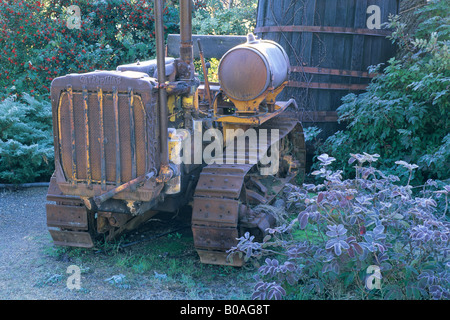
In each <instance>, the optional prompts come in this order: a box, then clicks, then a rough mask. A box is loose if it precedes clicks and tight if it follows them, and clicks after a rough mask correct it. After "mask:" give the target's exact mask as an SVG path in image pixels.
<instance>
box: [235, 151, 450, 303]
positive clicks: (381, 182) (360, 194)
mask: <svg viewBox="0 0 450 320" xmlns="http://www.w3.org/2000/svg"><path fill="white" fill-rule="evenodd" d="M318 159H319V161H320V169H319V170H316V171H314V172H313V173H312V174H313V175H316V176H318V177H320V178H321V179H322V180H323V182H322V183H320V184H317V185H314V184H305V185H303V187H297V186H293V185H291V186H289V187H288V188H287V189H286V197H285V199H286V200H285V201H286V203H287V208H288V209H289V210H290V211H293V212H295V215H294V216H295V218H293V219H292V220H291V221H290V222H288V223H286V224H283V225H281V226H278V227H276V228H272V229H268V235H267V236H266V237H265V238H264V240H263V241H262V242H256V241H255V238H254V237H253V236H251V235H250V234H248V233H246V234H245V235H244V236H243V237H241V238H240V239H239V244H238V245H237V246H236V247H234V248H232V249H231V250H230V254H240V255H241V256H245V259H246V260H249V259H252V260H256V261H260V260H261V259H262V258H263V257H267V258H266V259H265V261H264V262H263V264H262V265H261V266H260V267H259V269H258V275H257V277H256V278H257V280H258V282H257V284H256V286H255V288H254V293H253V298H254V299H281V298H283V297H284V298H296V299H299V298H304V299H314V298H319V299H419V298H423V299H449V298H450V284H449V283H450V282H449V280H450V262H449V259H448V253H449V236H450V228H449V227H450V224H449V222H448V221H447V219H446V215H447V211H448V195H449V192H450V185H442V184H441V185H439V183H438V182H436V181H432V180H430V181H428V182H427V183H426V185H425V186H421V187H420V191H415V192H413V191H414V189H416V187H413V186H412V185H411V184H410V181H411V177H412V175H413V171H414V170H415V169H417V167H418V166H417V165H415V164H409V163H407V162H405V161H398V162H397V165H398V166H400V167H401V168H402V169H403V170H405V171H406V172H407V174H408V177H409V179H408V182H407V183H406V184H399V183H398V182H399V180H400V179H399V177H398V176H395V175H386V174H385V173H384V172H383V171H381V170H378V169H376V168H375V167H374V166H373V164H374V163H375V162H377V161H378V159H379V155H378V154H374V155H370V154H367V153H364V154H352V156H351V158H350V160H349V163H356V166H355V167H354V168H355V175H356V177H355V179H348V180H343V178H342V170H338V171H332V170H330V165H331V164H332V163H333V162H334V161H335V160H336V159H335V158H333V157H330V156H328V155H327V154H323V155H320V156H319V157H318ZM415 193H417V195H415ZM298 212H299V213H298ZM297 213H298V214H297ZM373 270H375V273H373ZM373 280H375V284H377V282H378V283H379V284H380V287H379V289H378V287H374V284H373Z"/></svg>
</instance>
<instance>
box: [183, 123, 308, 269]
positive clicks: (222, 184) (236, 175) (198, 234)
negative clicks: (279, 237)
mask: <svg viewBox="0 0 450 320" xmlns="http://www.w3.org/2000/svg"><path fill="white" fill-rule="evenodd" d="M297 124H298V121H297V120H296V119H293V118H290V117H288V116H285V115H281V116H279V117H276V118H273V119H271V120H269V121H268V122H266V123H264V124H263V125H262V126H260V127H259V129H266V130H267V129H268V130H272V129H278V130H279V138H278V141H281V140H282V139H284V138H285V137H287V135H288V134H289V133H290V132H293V130H294V129H295V128H296V125H297ZM299 134H300V132H299ZM301 134H302V133H301ZM296 135H297V133H294V136H296ZM294 139H302V137H300V136H298V137H294ZM303 142H304V140H303ZM273 143H275V141H271V142H269V144H268V145H267V146H259V148H263V149H265V150H268V149H269V148H270V146H271V145H272V144H273ZM240 147H241V149H242V146H240ZM299 147H300V150H298V151H297V154H295V155H294V158H296V159H295V160H297V162H298V163H297V164H298V165H297V169H302V168H304V162H305V159H304V153H305V149H304V146H302V145H299ZM241 149H239V148H236V149H235V155H238V154H239V152H241V153H242V152H243V153H244V154H245V152H246V151H247V150H241ZM253 166H254V164H223V165H222V164H221V165H218V164H214V165H208V166H206V167H205V168H204V169H203V171H202V173H201V174H200V178H199V180H198V183H197V187H196V190H195V194H194V201H193V210H192V232H193V235H194V245H195V248H196V250H197V253H198V255H199V256H200V260H201V262H202V263H207V264H218V265H230V266H238V267H239V266H242V265H243V264H244V261H243V259H242V258H239V257H238V256H236V255H235V256H233V257H232V259H228V253H227V250H229V249H230V248H232V247H233V246H236V245H237V244H238V240H237V238H239V237H240V236H242V233H243V232H244V231H245V230H253V231H255V230H256V232H259V233H264V231H265V229H266V228H268V227H271V226H273V224H274V222H275V221H274V218H273V217H271V216H261V215H260V216H258V215H255V214H254V212H252V210H251V209H250V208H249V207H247V203H250V202H253V203H254V202H255V200H256V202H259V203H270V201H271V200H273V199H274V197H275V196H276V194H277V193H278V192H280V191H281V190H282V186H283V185H285V184H286V183H289V181H290V180H291V179H292V178H293V177H295V175H296V173H292V174H290V172H289V174H288V175H287V176H286V177H283V178H277V180H278V182H279V183H280V187H275V186H272V187H271V190H270V191H271V194H268V192H267V189H266V188H265V187H264V185H263V184H262V183H260V182H259V180H258V178H259V176H258V174H256V176H255V177H254V175H255V174H253V173H252V174H251V175H250V174H249V173H250V170H251V169H252V167H253ZM298 171H301V170H298ZM246 176H247V178H248V179H247V178H246ZM252 177H253V178H252ZM249 180H251V181H250V184H253V185H254V186H256V187H257V189H259V191H262V193H263V195H261V194H259V193H257V192H255V191H253V190H250V189H247V188H246V183H248V182H249ZM275 189H276V190H275Z"/></svg>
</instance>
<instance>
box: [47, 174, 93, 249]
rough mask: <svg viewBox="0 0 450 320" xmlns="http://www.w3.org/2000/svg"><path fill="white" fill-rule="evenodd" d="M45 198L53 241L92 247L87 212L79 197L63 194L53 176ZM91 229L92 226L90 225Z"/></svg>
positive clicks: (48, 224)
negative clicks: (50, 202)
mask: <svg viewBox="0 0 450 320" xmlns="http://www.w3.org/2000/svg"><path fill="white" fill-rule="evenodd" d="M47 200H48V201H54V202H56V204H47V205H46V211H47V226H48V229H49V232H50V235H51V236H52V238H53V242H54V244H55V245H58V246H69V247H81V248H93V247H94V241H93V237H92V234H91V232H90V231H91V230H90V226H91V225H92V223H91V222H90V221H89V212H88V210H87V209H86V207H85V206H84V203H83V201H82V200H81V199H80V198H79V197H73V196H67V195H64V194H63V193H62V192H61V190H60V189H59V188H58V185H57V183H56V181H55V178H52V179H51V180H50V186H49V190H48V193H47ZM91 229H92V227H91Z"/></svg>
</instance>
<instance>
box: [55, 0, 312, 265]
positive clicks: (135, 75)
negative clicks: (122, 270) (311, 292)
mask: <svg viewBox="0 0 450 320" xmlns="http://www.w3.org/2000/svg"><path fill="white" fill-rule="evenodd" d="M191 10H192V3H191V0H181V1H180V20H181V22H180V29H181V32H180V40H181V43H180V50H179V52H180V57H179V58H169V57H166V56H165V47H164V35H163V21H162V1H161V0H155V18H156V42H157V46H156V47H157V59H156V60H150V61H145V62H136V63H133V64H129V65H122V66H119V67H117V70H114V71H95V72H90V73H84V74H69V75H66V76H63V77H59V78H57V79H55V80H53V82H52V87H51V98H52V109H53V128H54V129H53V130H54V145H55V165H56V169H55V172H54V174H53V176H52V178H51V183H50V187H49V190H48V195H47V199H48V200H49V201H51V202H53V203H50V204H47V225H48V228H49V232H50V234H51V236H52V238H53V241H54V243H55V244H56V245H62V246H75V247H85V248H91V247H94V241H95V239H96V238H98V237H100V238H102V239H106V240H110V239H113V238H114V237H116V236H117V235H118V234H121V233H122V232H124V231H127V230H131V229H133V228H135V227H136V226H137V225H139V224H140V223H142V222H144V221H147V220H148V219H149V218H150V217H151V216H152V215H154V214H156V213H157V212H167V213H170V212H172V213H173V212H176V211H177V210H178V209H179V208H180V207H182V206H185V205H188V204H190V205H192V232H193V238H194V245H195V248H196V250H197V252H198V254H199V256H200V259H201V261H202V262H203V263H211V264H223V265H234V266H240V265H242V263H243V261H242V260H241V259H238V258H235V259H232V260H229V259H227V252H226V251H227V250H228V249H230V248H231V247H232V246H234V245H236V244H237V238H238V237H240V236H242V235H243V234H244V232H246V231H249V232H251V233H253V234H254V235H256V236H261V235H264V233H265V231H266V229H267V228H268V227H270V226H273V224H274V220H275V219H274V217H272V216H271V215H270V214H263V213H257V212H255V211H254V210H252V206H253V205H257V204H267V203H270V202H271V201H272V200H273V199H274V197H275V196H276V195H277V194H278V193H279V192H280V191H281V189H282V188H283V186H284V185H285V184H286V183H288V182H290V181H291V180H292V179H293V178H294V177H295V176H296V175H298V174H303V171H304V166H305V144H304V137H303V130H302V127H301V124H300V123H299V122H298V120H296V118H295V117H293V116H291V115H290V114H289V113H288V111H287V109H288V108H289V107H290V106H293V105H295V101H294V100H290V101H287V102H277V101H276V100H275V98H276V96H277V95H278V93H279V92H280V91H281V90H282V89H283V87H284V86H285V85H286V82H287V79H288V72H289V59H288V58H287V56H286V54H285V52H284V50H283V48H282V47H280V46H279V45H278V44H276V43H274V42H271V41H263V40H257V39H255V38H254V37H253V36H252V35H249V37H248V41H247V43H245V44H242V45H239V46H237V47H234V48H232V49H230V50H229V51H228V52H227V53H226V54H225V55H224V56H223V58H222V59H221V62H220V66H219V70H218V75H219V79H220V81H219V84H209V83H208V81H206V83H205V84H202V83H200V81H199V80H198V77H197V75H196V73H195V70H194V64H193V41H192V32H191V12H192V11H191ZM250 133H251V134H250ZM222 151H223V152H222ZM269 155H270V156H269ZM268 160H270V161H268Z"/></svg>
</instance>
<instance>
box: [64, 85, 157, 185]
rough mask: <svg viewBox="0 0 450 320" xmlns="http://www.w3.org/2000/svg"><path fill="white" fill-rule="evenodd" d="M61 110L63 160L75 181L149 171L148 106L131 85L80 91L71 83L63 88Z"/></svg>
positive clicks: (117, 179) (114, 180)
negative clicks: (111, 88) (106, 90)
mask: <svg viewBox="0 0 450 320" xmlns="http://www.w3.org/2000/svg"><path fill="white" fill-rule="evenodd" d="M57 114H58V128H59V132H58V134H59V152H60V159H61V164H62V167H63V171H64V174H65V176H66V179H67V180H68V181H69V182H71V183H72V184H76V183H80V182H81V183H87V184H91V183H96V184H101V185H102V188H106V185H108V184H113V185H120V184H122V183H125V182H128V181H130V180H132V179H134V178H136V177H138V176H140V175H143V174H145V173H146V172H148V170H149V168H148V167H149V163H148V158H147V151H148V148H147V146H148V141H147V140H148V137H147V134H146V132H147V121H146V111H145V108H144V104H143V102H142V99H141V96H140V95H138V94H136V93H134V92H133V91H132V90H131V89H129V90H128V92H118V91H117V90H116V89H114V88H113V90H112V92H103V90H102V89H101V88H97V90H96V91H91V90H87V89H83V90H81V91H76V90H72V88H71V87H70V86H69V87H67V89H66V90H64V91H62V92H61V95H60V99H59V105H58V113H57ZM151 156H153V155H151Z"/></svg>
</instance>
